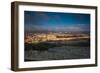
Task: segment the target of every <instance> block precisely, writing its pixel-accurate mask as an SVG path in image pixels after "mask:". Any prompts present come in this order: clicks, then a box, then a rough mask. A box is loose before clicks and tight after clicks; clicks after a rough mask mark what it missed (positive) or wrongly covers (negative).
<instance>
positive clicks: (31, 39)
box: [25, 33, 89, 43]
mask: <svg viewBox="0 0 100 73" xmlns="http://www.w3.org/2000/svg"><path fill="white" fill-rule="evenodd" d="M81 38H89V35H87V34H66V33H35V34H32V33H31V34H26V35H25V43H38V42H46V41H57V40H59V41H60V40H61V41H64V40H72V39H81Z"/></svg>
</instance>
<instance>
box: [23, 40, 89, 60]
mask: <svg viewBox="0 0 100 73" xmlns="http://www.w3.org/2000/svg"><path fill="white" fill-rule="evenodd" d="M24 54H25V56H24V61H43V60H63V59H86V58H90V41H89V39H81V40H70V41H48V42H40V43H31V44H28V43H25V53H24Z"/></svg>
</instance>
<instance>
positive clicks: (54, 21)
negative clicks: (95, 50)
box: [24, 11, 90, 32]
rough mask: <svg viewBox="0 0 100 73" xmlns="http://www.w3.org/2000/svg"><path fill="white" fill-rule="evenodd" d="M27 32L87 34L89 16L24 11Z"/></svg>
mask: <svg viewBox="0 0 100 73" xmlns="http://www.w3.org/2000/svg"><path fill="white" fill-rule="evenodd" d="M24 28H25V32H27V31H30V32H32V31H38V32H39V31H41V32H42V31H55V32H59V31H61V32H89V31H90V14H79V13H60V12H36V11H24Z"/></svg>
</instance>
